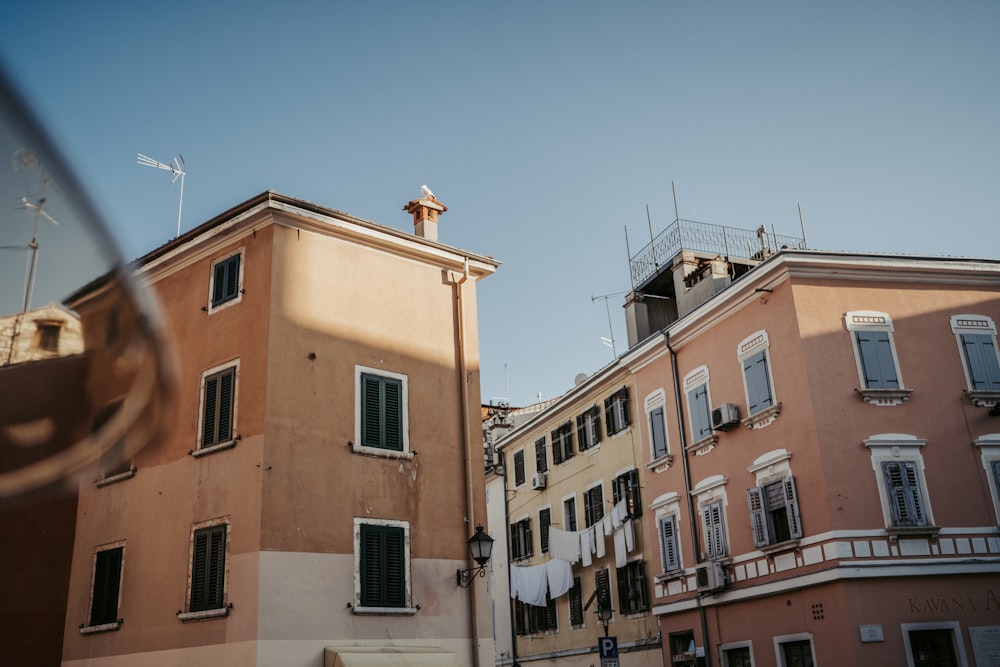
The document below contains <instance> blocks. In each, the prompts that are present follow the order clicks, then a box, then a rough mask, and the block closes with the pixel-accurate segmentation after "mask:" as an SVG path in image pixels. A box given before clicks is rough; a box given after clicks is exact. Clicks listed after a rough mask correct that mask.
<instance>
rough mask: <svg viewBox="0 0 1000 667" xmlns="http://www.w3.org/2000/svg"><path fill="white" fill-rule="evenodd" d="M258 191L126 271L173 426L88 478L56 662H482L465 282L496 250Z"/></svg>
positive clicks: (429, 227)
mask: <svg viewBox="0 0 1000 667" xmlns="http://www.w3.org/2000/svg"><path fill="white" fill-rule="evenodd" d="M406 210H407V211H408V212H410V213H412V214H413V218H414V225H415V228H414V232H415V233H414V234H409V233H403V232H400V231H398V230H395V229H392V228H389V227H386V226H382V225H379V224H375V223H372V222H368V221H365V220H361V219H358V218H355V217H352V216H350V215H347V214H344V213H341V212H338V211H335V210H331V209H328V208H324V207H321V206H317V205H314V204H310V203H307V202H304V201H301V200H297V199H293V198H290V197H286V196H282V195H279V194H276V193H274V192H266V193H263V194H261V195H259V196H257V197H255V198H253V199H251V200H248V201H246V202H244V203H242V204H239V205H238V206H236V207H234V208H232V209H231V210H229V211H227V212H225V213H223V214H222V215H220V216H218V217H216V218H215V219H213V220H210V221H208V222H206V223H204V224H202V225H200V226H199V227H197V228H195V229H193V230H191V231H190V232H188V233H186V234H184V235H182V236H181V237H179V238H177V239H175V240H173V241H171V242H170V243H168V244H166V245H164V246H162V247H161V248H158V249H156V250H154V251H152V252H151V253H149V254H147V255H146V256H145V257H142V258H140V259H139V260H138V261H137V268H138V270H139V272H140V276H141V278H142V280H143V281H144V283H145V285H146V289H148V290H151V291H153V292H154V293H155V295H156V297H157V298H158V300H159V302H160V303H161V305H162V310H163V311H164V316H165V319H166V321H167V323H168V327H169V334H170V338H171V339H172V341H173V343H174V345H175V348H176V350H175V351H176V355H177V358H178V362H179V363H178V373H177V379H178V387H179V391H178V400H177V411H176V415H175V419H174V422H175V429H174V431H173V433H172V435H171V436H170V437H169V438H167V439H166V441H165V442H164V443H163V445H162V446H160V447H158V448H156V449H149V450H144V451H142V452H140V453H139V454H138V455H137V456H135V457H134V459H133V460H132V461H131V463H130V465H126V466H124V467H122V468H119V469H117V470H113V471H108V474H106V475H105V476H103V477H101V478H100V479H98V480H96V481H95V483H88V484H85V485H83V487H82V488H81V489H80V493H79V503H78V512H77V525H76V538H75V545H74V552H73V567H72V572H71V575H70V583H69V596H68V598H69V602H68V610H67V621H66V633H65V640H64V651H63V664H64V665H74V666H75V665H130V666H132V665H176V664H182V663H186V664H209V663H213V664H215V663H217V664H240V665H268V666H276V665H282V666H286V665H287V666H289V667H291V666H306V665H310V666H316V665H323V664H326V665H364V664H386V663H384V662H381V660H384V659H385V656H387V655H396V656H398V655H400V654H406V656H407V660H409V662H408V663H407V664H455V665H478V664H489V663H491V662H492V660H493V645H492V638H491V634H492V632H491V627H490V623H489V594H488V591H487V585H486V583H485V579H479V578H477V580H476V582H475V583H474V584H473V586H472V587H470V588H468V589H466V588H460V587H459V586H457V584H456V575H455V573H456V570H458V569H466V568H468V567H470V562H469V554H468V547H467V544H466V541H467V540H468V539H469V537H470V535H472V534H473V532H474V527H475V526H476V525H477V524H484V525H485V523H486V513H485V502H484V497H483V469H482V465H481V461H482V459H481V457H482V453H481V447H482V442H481V437H480V424H479V420H478V419H477V415H478V406H479V358H478V338H477V321H476V283H477V281H478V280H480V279H482V278H484V277H486V276H489V275H490V274H492V273H493V272H494V271H495V270H496V268H497V266H498V262H496V261H495V260H493V259H491V258H489V257H485V256H481V255H477V254H473V253H470V252H466V251H463V250H459V249H457V248H454V247H449V246H446V245H444V244H441V243H439V242H438V241H437V225H438V215H439V214H440V213H442V212H444V210H445V207H444V206H443V205H441V204H440V203H439V202H437V201H436V200H435V199H433V198H431V197H427V198H424V199H420V200H414V201H412V202H410V203H409V204H408V205H407V207H406Z"/></svg>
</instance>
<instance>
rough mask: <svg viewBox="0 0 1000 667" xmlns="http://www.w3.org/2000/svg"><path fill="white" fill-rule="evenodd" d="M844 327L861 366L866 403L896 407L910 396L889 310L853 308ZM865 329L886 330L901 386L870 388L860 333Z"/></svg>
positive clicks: (861, 381)
mask: <svg viewBox="0 0 1000 667" xmlns="http://www.w3.org/2000/svg"><path fill="white" fill-rule="evenodd" d="M844 326H845V327H846V328H847V331H848V333H850V335H851V346H852V348H853V349H854V363H855V365H856V366H857V369H858V381H859V382H860V383H861V385H860V386H861V388H860V389H859V390H858V393H860V394H861V397H862V398H863V399H864V401H865V403H869V404H871V405H881V406H894V405H900V404H902V403H906V402H907V401H908V400H909V399H910V394H912V393H913V390H912V389H906V385H905V384H904V383H903V373H902V370H901V368H900V366H899V356H898V354H897V353H896V341H895V337H894V335H893V332H894V327H893V324H892V318H891V317H889V315H888V314H887V313H883V312H879V311H876V310H852V311H850V312H848V313H846V314H845V315H844ZM866 331H871V332H876V333H884V334H886V335H887V336H888V341H889V351H890V352H891V354H892V363H893V369H894V371H895V373H896V384H898V385H899V386H898V387H869V386H868V379H867V377H866V375H865V364H864V358H863V356H862V354H861V343H860V342H859V341H858V334H859V333H862V332H866Z"/></svg>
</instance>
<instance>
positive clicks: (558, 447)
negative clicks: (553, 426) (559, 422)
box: [552, 430, 563, 465]
mask: <svg viewBox="0 0 1000 667" xmlns="http://www.w3.org/2000/svg"><path fill="white" fill-rule="evenodd" d="M562 450H563V444H562V436H560V435H559V431H558V430H555V431H552V461H553V462H554V463H555V464H557V465H558V464H560V463H562V462H563V451H562Z"/></svg>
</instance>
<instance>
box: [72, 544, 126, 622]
mask: <svg viewBox="0 0 1000 667" xmlns="http://www.w3.org/2000/svg"><path fill="white" fill-rule="evenodd" d="M112 549H121V550H122V561H121V565H120V567H119V571H118V606H117V607H115V614H114V616H115V620H114V621H112V622H110V623H100V624H98V625H90V619H91V617H92V616H93V614H94V592H95V591H94V585H95V584H96V583H97V554H99V553H102V552H104V551H111V550H112ZM125 555H126V549H125V540H118V541H117V542H111V543H109V544H102V545H100V546H98V547H96V548H95V549H94V557H93V560H92V561H91V566H90V601H89V603H88V604H87V623H86V624H85V625H81V626H80V634H81V635H90V634H96V633H98V632H113V631H115V630H118V629H119V628H121V627H122V624H121V620H120V619H119V618H118V616H119V614H120V613H121V608H122V590H123V589H124V586H125Z"/></svg>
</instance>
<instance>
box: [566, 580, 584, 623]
mask: <svg viewBox="0 0 1000 667" xmlns="http://www.w3.org/2000/svg"><path fill="white" fill-rule="evenodd" d="M569 624H570V625H583V587H582V585H581V582H580V577H573V588H571V589H569Z"/></svg>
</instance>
